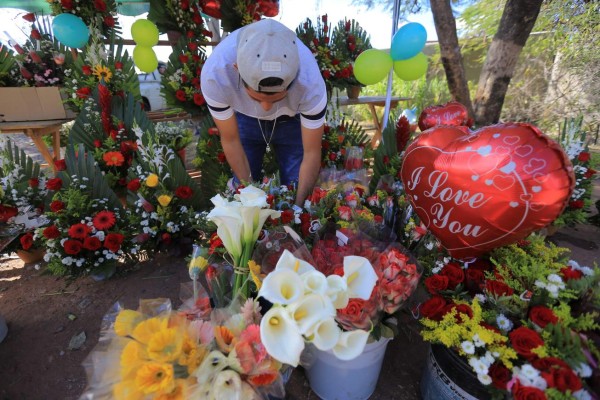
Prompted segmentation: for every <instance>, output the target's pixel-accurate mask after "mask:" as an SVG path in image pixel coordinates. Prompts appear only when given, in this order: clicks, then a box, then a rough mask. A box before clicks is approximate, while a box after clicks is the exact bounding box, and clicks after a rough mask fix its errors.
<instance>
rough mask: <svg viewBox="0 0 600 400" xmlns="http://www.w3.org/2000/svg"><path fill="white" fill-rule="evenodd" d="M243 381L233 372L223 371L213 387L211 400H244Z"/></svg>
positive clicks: (218, 375)
mask: <svg viewBox="0 0 600 400" xmlns="http://www.w3.org/2000/svg"><path fill="white" fill-rule="evenodd" d="M241 394H242V379H241V378H240V375H239V374H238V373H237V372H235V371H233V370H230V369H228V370H225V371H221V372H219V373H218V374H217V376H216V377H215V380H214V382H213V385H212V391H211V397H210V398H211V399H214V400H242V397H241Z"/></svg>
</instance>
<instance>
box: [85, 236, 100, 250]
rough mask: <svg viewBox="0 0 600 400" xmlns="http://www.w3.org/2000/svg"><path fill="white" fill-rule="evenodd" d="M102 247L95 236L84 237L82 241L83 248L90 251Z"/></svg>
mask: <svg viewBox="0 0 600 400" xmlns="http://www.w3.org/2000/svg"><path fill="white" fill-rule="evenodd" d="M100 247H102V242H101V241H100V239H98V238H97V237H95V236H89V237H86V238H85V239H84V241H83V248H84V249H86V250H90V251H96V250H98V249H99V248H100Z"/></svg>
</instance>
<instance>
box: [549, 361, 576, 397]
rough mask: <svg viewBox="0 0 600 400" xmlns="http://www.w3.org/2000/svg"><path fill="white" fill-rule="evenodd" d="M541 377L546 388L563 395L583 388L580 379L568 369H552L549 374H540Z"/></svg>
mask: <svg viewBox="0 0 600 400" xmlns="http://www.w3.org/2000/svg"><path fill="white" fill-rule="evenodd" d="M542 376H543V377H544V379H545V380H546V382H547V383H548V386H550V387H553V388H556V389H558V390H560V391H561V392H563V393H566V392H567V390H570V391H571V393H573V392H576V391H578V390H579V389H581V388H582V387H583V384H582V383H581V379H579V377H578V376H577V375H575V372H573V370H572V369H571V368H570V367H566V368H565V367H559V368H552V369H551V370H550V371H549V372H542Z"/></svg>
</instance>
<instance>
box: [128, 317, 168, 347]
mask: <svg viewBox="0 0 600 400" xmlns="http://www.w3.org/2000/svg"><path fill="white" fill-rule="evenodd" d="M168 324H169V321H168V320H167V319H166V318H158V317H154V318H149V319H147V320H145V321H142V322H140V323H139V324H138V325H137V326H136V327H135V329H134V330H133V333H132V336H133V337H134V338H135V339H136V340H138V341H139V342H141V343H143V344H148V342H149V341H150V338H151V337H152V335H154V334H155V333H156V332H160V331H161V330H163V329H167V327H168Z"/></svg>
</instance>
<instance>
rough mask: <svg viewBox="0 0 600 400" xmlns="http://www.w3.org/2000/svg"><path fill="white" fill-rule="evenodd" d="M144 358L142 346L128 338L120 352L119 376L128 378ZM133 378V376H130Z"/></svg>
mask: <svg viewBox="0 0 600 400" xmlns="http://www.w3.org/2000/svg"><path fill="white" fill-rule="evenodd" d="M145 360H146V350H145V349H144V346H143V345H141V344H140V343H139V342H136V341H135V340H130V341H129V342H128V343H127V344H126V345H125V347H124V348H123V351H122V352H121V359H120V361H121V378H122V379H128V378H129V377H130V376H129V375H130V374H131V373H132V372H135V370H136V369H137V367H138V366H139V365H140V364H141V363H143V362H144V361H145ZM131 378H133V376H132V377H131Z"/></svg>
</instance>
